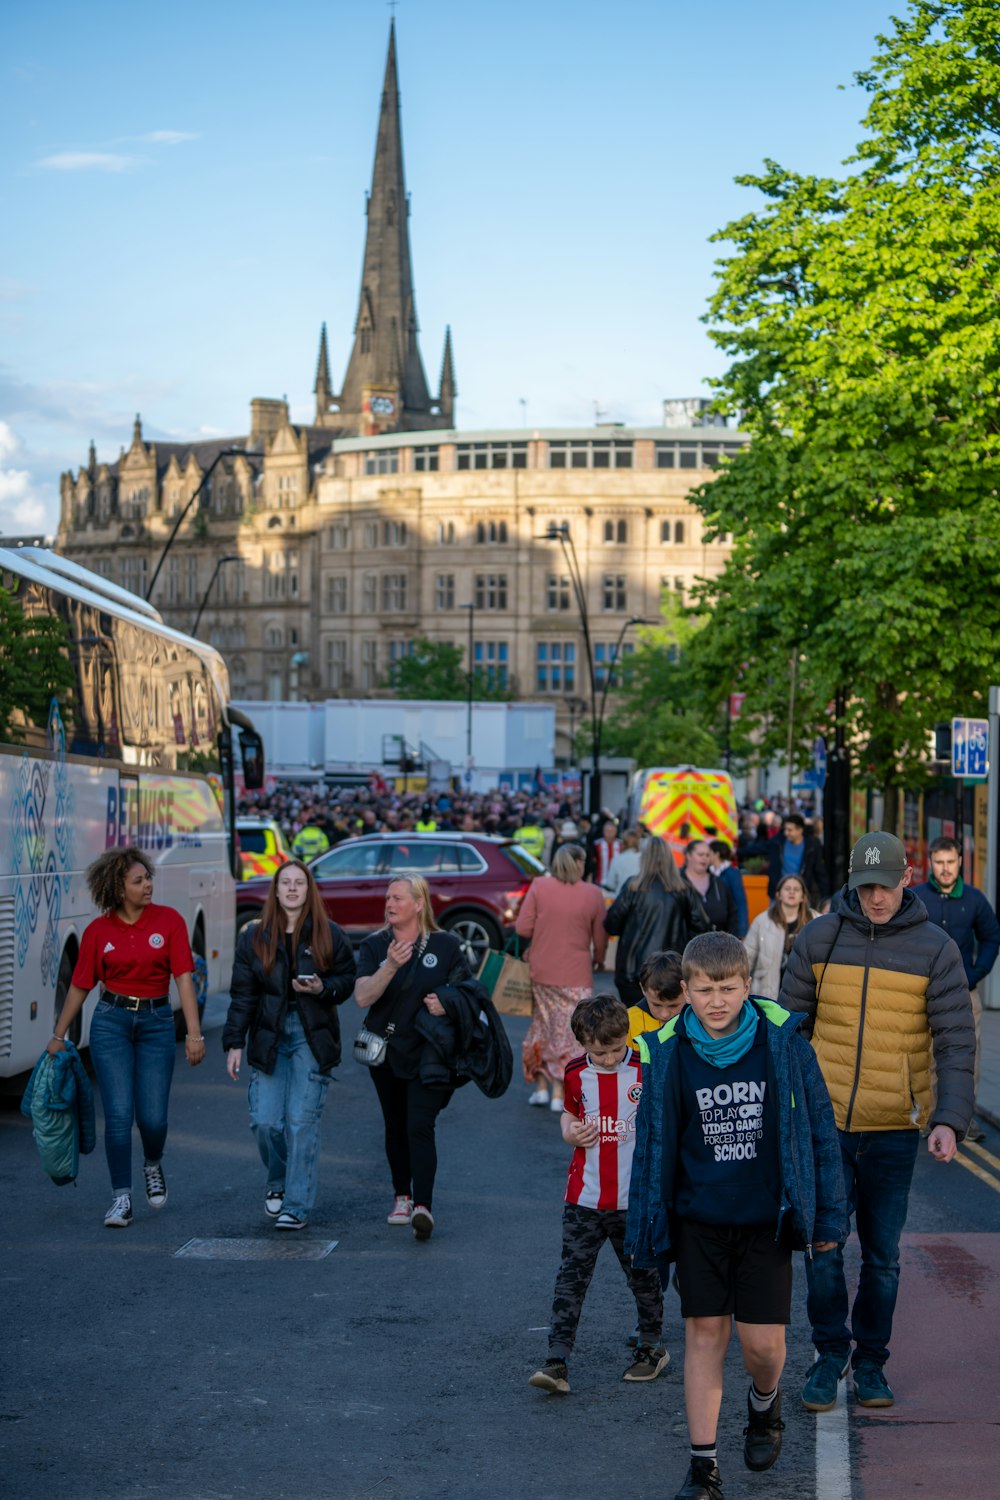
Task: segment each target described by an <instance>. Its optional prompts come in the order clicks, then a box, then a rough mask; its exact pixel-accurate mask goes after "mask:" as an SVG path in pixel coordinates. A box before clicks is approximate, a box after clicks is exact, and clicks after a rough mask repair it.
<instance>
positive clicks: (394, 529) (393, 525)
mask: <svg viewBox="0 0 1000 1500" xmlns="http://www.w3.org/2000/svg"><path fill="white" fill-rule="evenodd" d="M382 545H383V547H405V546H406V522H405V521H383V522H382Z"/></svg>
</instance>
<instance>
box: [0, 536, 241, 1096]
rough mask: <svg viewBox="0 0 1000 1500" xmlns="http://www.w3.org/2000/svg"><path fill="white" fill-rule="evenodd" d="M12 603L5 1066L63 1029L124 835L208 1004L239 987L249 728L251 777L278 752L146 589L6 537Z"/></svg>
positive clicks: (2, 592) (6, 692)
mask: <svg viewBox="0 0 1000 1500" xmlns="http://www.w3.org/2000/svg"><path fill="white" fill-rule="evenodd" d="M0 617H2V622H3V629H4V633H5V637H6V640H5V642H4V645H3V646H0V650H3V655H4V658H5V661H4V662H0V1077H11V1076H12V1075H14V1074H18V1073H22V1072H24V1071H25V1070H26V1069H28V1068H31V1067H33V1066H34V1063H35V1062H36V1060H37V1058H38V1056H39V1053H40V1052H41V1051H42V1048H43V1047H44V1046H45V1043H46V1041H47V1040H48V1038H49V1035H50V1033H51V1031H52V1026H53V1022H54V1020H55V1017H56V1016H57V1015H58V1013H59V1011H60V1009H61V1007H62V1003H63V1000H64V998H65V994H66V990H67V989H68V987H69V983H70V976H71V975H72V972H73V966H74V964H75V962H76V956H77V953H78V950H79V943H80V935H81V933H82V932H83V929H84V927H85V926H86V925H87V923H88V922H89V921H90V920H91V918H92V917H93V916H94V915H95V911H94V908H93V906H92V905H91V901H90V896H89V894H88V891H87V886H86V881H85V879H84V874H85V871H86V869H87V866H88V865H89V864H90V863H91V861H92V860H94V859H96V857H97V856H98V855H99V854H101V853H102V852H103V851H104V850H105V849H108V848H111V847H112V846H114V845H123V844H137V845H138V846H139V847H140V848H141V849H143V850H144V851H145V852H146V853H147V854H148V855H149V857H150V859H151V860H152V862H153V865H154V868H155V873H156V883H155V887H154V900H156V901H157V902H160V903H161V904H162V905H165V906H172V907H175V908H176V910H177V911H179V912H180V913H181V914H182V915H183V917H184V919H185V921H186V923H187V929H188V934H189V936H190V938H191V946H192V949H193V951H194V955H195V967H196V973H195V981H196V988H197V990H198V997H199V1002H200V1003H203V1002H204V997H205V995H206V994H207V993H208V992H209V991H213V990H217V989H223V988H226V987H227V986H228V984H229V978H230V969H231V965H232V957H233V941H234V933H235V912H236V903H235V882H234V878H233V874H234V870H235V868H236V864H237V849H236V843H235V831H234V830H235V817H234V812H235V803H234V787H233V775H234V767H233V736H234V729H236V730H238V732H239V739H240V745H241V751H242V769H243V778H244V784H245V785H246V786H247V787H248V788H253V787H255V786H259V785H261V784H262V780H263V771H264V766H263V749H262V745H261V741H260V738H259V736H258V735H257V734H256V732H255V731H254V729H253V725H252V724H251V723H250V722H249V720H248V719H246V718H245V717H244V716H243V715H242V714H240V713H239V712H238V711H237V710H236V709H233V708H231V707H230V706H229V678H228V673H227V671H226V666H225V663H224V662H223V660H222V658H221V656H219V654H218V652H217V651H215V650H213V648H212V647H210V646H205V645H202V644H201V643H200V642H199V641H196V640H193V639H192V638H191V637H189V636H185V635H181V634H180V633H179V632H178V631H176V630H171V629H170V628H169V626H167V625H165V624H164V623H163V620H162V619H161V617H160V615H159V613H158V611H157V610H155V609H154V608H153V606H152V605H150V604H147V603H146V602H145V600H142V599H139V598H137V597H136V595H134V594H130V593H128V592H127V591H126V590H125V589H121V588H118V587H117V585H115V584H113V583H111V582H109V580H107V579H105V578H101V577H98V576H97V575H96V574H94V573H91V572H89V571H88V570H87V569H85V568H82V567H80V566H79V565H78V564H76V563H72V562H69V561H68V560H67V559H66V558H62V557H58V556H56V554H54V553H52V552H48V551H46V550H45V549H42V548H36V547H23V548H18V549H17V550H9V549H4V548H0ZM41 621H49V622H50V623H49V624H48V625H40V624H39V622H41ZM40 631H41V632H43V634H42V635H39V633H38V632H40ZM5 648H6V649H5ZM43 659H46V660H47V664H48V669H49V672H50V673H51V672H52V669H53V661H54V660H55V675H56V679H57V683H56V685H55V686H54V687H53V688H52V690H51V691H45V690H44V689H42V690H39V689H38V687H37V685H36V684H37V682H38V681H39V679H40V678H42V679H45V680H47V678H46V673H45V671H44V670H42V669H41V668H40V667H39V666H38V663H39V662H40V661H41V660H43ZM33 667H34V670H33ZM96 1003H97V993H96V991H95V993H94V994H93V995H92V996H91V997H90V999H89V1000H88V1002H87V1004H86V1006H85V1007H84V1009H83V1011H82V1012H81V1015H80V1016H79V1017H78V1019H77V1022H76V1023H75V1025H74V1027H73V1028H72V1029H71V1033H70V1034H71V1036H72V1039H73V1040H74V1041H75V1042H77V1044H78V1045H81V1046H82V1045H85V1044H86V1042H87V1039H88V1035H89V1029H90V1017H91V1015H92V1013H93V1008H94V1006H95V1005H96ZM173 1003H174V1006H175V1010H176V1009H177V1007H178V1001H177V997H176V994H175V995H174V997H173ZM178 1015H179V1011H178Z"/></svg>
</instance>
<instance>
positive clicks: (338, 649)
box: [326, 640, 347, 693]
mask: <svg viewBox="0 0 1000 1500" xmlns="http://www.w3.org/2000/svg"><path fill="white" fill-rule="evenodd" d="M326 685H327V687H328V688H329V690H330V691H331V692H332V693H339V692H341V691H342V690H343V689H344V688H345V687H347V642H346V641H338V640H334V641H327V643H326Z"/></svg>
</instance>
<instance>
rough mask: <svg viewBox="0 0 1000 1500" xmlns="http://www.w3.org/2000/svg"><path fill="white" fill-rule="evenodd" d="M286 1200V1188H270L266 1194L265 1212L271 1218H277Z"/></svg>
mask: <svg viewBox="0 0 1000 1500" xmlns="http://www.w3.org/2000/svg"><path fill="white" fill-rule="evenodd" d="M284 1201H285V1190H284V1188H268V1189H267V1192H266V1193H265V1194H264V1212H265V1213H266V1214H267V1216H268V1218H269V1219H276V1218H277V1217H278V1215H279V1214H280V1213H281V1209H282V1205H283V1203H284Z"/></svg>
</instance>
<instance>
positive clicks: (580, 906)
mask: <svg viewBox="0 0 1000 1500" xmlns="http://www.w3.org/2000/svg"><path fill="white" fill-rule="evenodd" d="M585 862H586V855H585V854H584V852H583V850H582V849H581V848H580V846H579V844H563V846H562V847H561V848H560V849H557V850H556V852H555V854H554V855H553V858H552V872H551V875H549V876H541V877H539V879H537V880H533V881H532V883H531V888H530V890H529V891H528V894H527V896H526V897H525V900H524V904H523V905H522V907H521V910H520V912H519V913H518V918H517V925H516V928H515V931H516V932H517V934H518V936H519V937H523V938H530V940H531V948H530V950H529V952H528V968H529V969H530V971H531V999H532V1007H531V1011H532V1014H531V1025H530V1026H529V1028H528V1034H527V1036H526V1037H525V1039H524V1043H523V1045H522V1049H521V1055H522V1060H523V1063H524V1077H525V1080H526V1082H528V1083H531V1084H534V1092H533V1093H532V1095H531V1098H530V1099H529V1101H528V1102H529V1104H538V1105H542V1106H544V1105H546V1104H549V1107H550V1108H551V1109H552V1110H553V1111H554V1112H558V1113H560V1114H561V1113H562V1107H563V1105H562V1099H563V1072H564V1071H565V1068H566V1064H567V1063H568V1062H569V1060H570V1058H572V1057H576V1056H577V1055H578V1054H579V1051H580V1044H579V1042H578V1041H577V1040H576V1038H575V1037H574V1036H573V1033H572V1031H571V1030H570V1024H569V1021H570V1016H571V1015H572V1014H573V1009H574V1007H575V1006H576V1005H578V1004H579V1002H580V1001H581V1000H589V999H590V998H591V996H592V995H593V993H594V968H595V966H596V967H597V968H600V967H601V966H602V965H603V963H604V954H605V951H606V949H607V944H608V938H607V933H606V932H605V931H604V910H605V908H604V896H603V893H602V892H601V889H600V887H599V886H596V885H590V884H589V883H587V882H585V881H584V880H583V878H582V877H583V867H584V864H585ZM550 1084H551V1088H552V1099H551V1103H550V1101H549V1085H550Z"/></svg>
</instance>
